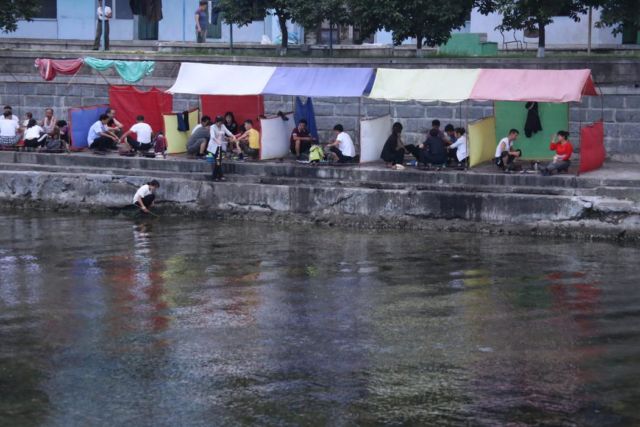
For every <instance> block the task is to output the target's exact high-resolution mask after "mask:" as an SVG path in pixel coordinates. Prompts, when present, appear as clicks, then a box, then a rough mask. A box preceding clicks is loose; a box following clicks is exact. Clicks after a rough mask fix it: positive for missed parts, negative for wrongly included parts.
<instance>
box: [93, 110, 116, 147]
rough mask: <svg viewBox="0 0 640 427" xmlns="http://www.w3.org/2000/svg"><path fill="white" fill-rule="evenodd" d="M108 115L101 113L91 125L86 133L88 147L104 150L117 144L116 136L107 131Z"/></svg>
mask: <svg viewBox="0 0 640 427" xmlns="http://www.w3.org/2000/svg"><path fill="white" fill-rule="evenodd" d="M108 121H109V116H107V115H106V114H102V115H101V116H100V119H99V120H98V121H97V122H95V123H94V124H92V125H91V128H89V134H88V135H87V143H88V144H89V148H90V149H92V150H94V151H96V152H104V151H107V149H109V148H112V147H114V146H117V144H118V137H117V136H115V135H114V134H112V133H110V132H109V131H107V122H108Z"/></svg>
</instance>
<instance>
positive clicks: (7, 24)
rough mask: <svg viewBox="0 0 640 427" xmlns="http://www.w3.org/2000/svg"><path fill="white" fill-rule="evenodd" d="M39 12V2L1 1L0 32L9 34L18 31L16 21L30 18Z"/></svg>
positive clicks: (37, 0) (29, 0) (23, 0)
mask: <svg viewBox="0 0 640 427" xmlns="http://www.w3.org/2000/svg"><path fill="white" fill-rule="evenodd" d="M38 10H40V1H39V0H1V1H0V30H2V32H4V33H10V32H13V31H15V30H17V29H18V21H20V20H22V19H24V20H26V21H31V18H33V17H34V16H35V14H36V13H37V12H38Z"/></svg>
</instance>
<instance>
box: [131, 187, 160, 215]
mask: <svg viewBox="0 0 640 427" xmlns="http://www.w3.org/2000/svg"><path fill="white" fill-rule="evenodd" d="M158 188H160V183H159V182H158V181H157V180H155V179H154V180H152V181H149V182H147V183H146V184H145V185H143V186H142V187H140V188H138V191H136V194H135V195H134V196H133V204H134V205H136V206H137V207H139V208H140V209H141V210H142V212H144V213H151V212H149V208H150V207H151V206H153V202H154V200H155V199H156V195H155V192H156V190H157V189H158Z"/></svg>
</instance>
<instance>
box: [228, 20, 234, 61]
mask: <svg viewBox="0 0 640 427" xmlns="http://www.w3.org/2000/svg"><path fill="white" fill-rule="evenodd" d="M229 48H230V49H231V54H232V55H233V24H229Z"/></svg>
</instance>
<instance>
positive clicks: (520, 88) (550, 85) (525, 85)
mask: <svg viewBox="0 0 640 427" xmlns="http://www.w3.org/2000/svg"><path fill="white" fill-rule="evenodd" d="M583 95H591V96H597V95H598V92H597V91H596V87H595V84H594V83H593V79H592V77H591V71H590V70H508V69H483V70H481V71H480V76H479V77H478V80H477V81H476V84H475V86H474V88H473V90H472V91H471V97H470V99H474V100H478V101H537V102H558V103H560V102H579V101H580V100H581V99H582V96H583Z"/></svg>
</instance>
